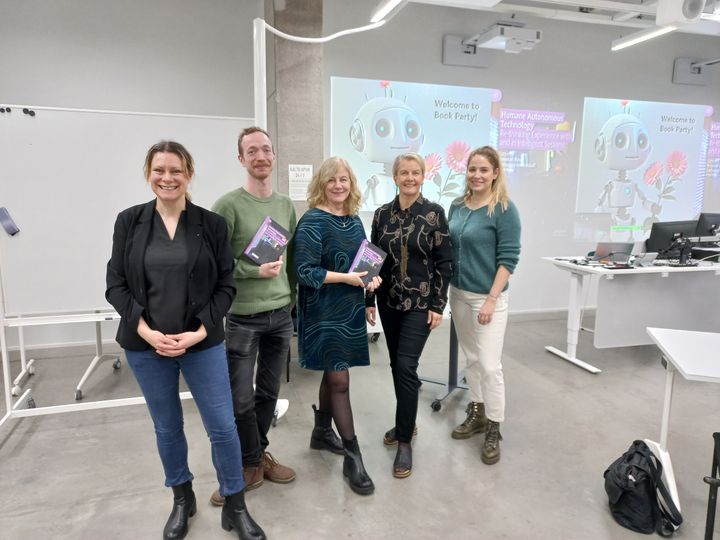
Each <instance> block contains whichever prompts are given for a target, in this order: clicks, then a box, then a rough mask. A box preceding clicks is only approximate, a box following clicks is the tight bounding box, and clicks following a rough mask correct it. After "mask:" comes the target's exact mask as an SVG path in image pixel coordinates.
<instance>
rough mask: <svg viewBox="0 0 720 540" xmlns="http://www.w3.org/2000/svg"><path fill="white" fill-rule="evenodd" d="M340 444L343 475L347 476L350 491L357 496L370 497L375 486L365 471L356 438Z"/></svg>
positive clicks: (344, 440)
mask: <svg viewBox="0 0 720 540" xmlns="http://www.w3.org/2000/svg"><path fill="white" fill-rule="evenodd" d="M342 443H343V448H344V449H345V461H344V462H343V475H344V476H347V479H348V482H349V483H350V489H352V490H353V491H354V492H355V493H357V494H359V495H370V494H371V493H372V492H373V491H375V484H373V481H372V480H371V479H370V476H369V475H368V473H367V471H366V470H365V465H364V464H363V460H362V455H361V454H360V446H359V445H358V441H357V437H353V438H352V439H350V440H348V439H343V440H342Z"/></svg>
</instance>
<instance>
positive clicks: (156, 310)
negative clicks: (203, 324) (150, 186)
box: [145, 212, 188, 334]
mask: <svg viewBox="0 0 720 540" xmlns="http://www.w3.org/2000/svg"><path fill="white" fill-rule="evenodd" d="M187 274H188V253H187V241H186V238H185V212H183V213H182V214H180V220H179V221H178V224H177V229H175V236H174V237H173V238H172V239H170V235H169V234H168V232H167V229H166V228H165V224H164V223H163V220H162V217H160V214H158V213H157V212H154V215H153V226H152V235H151V236H150V243H149V244H148V247H147V249H146V250H145V281H146V284H147V294H148V307H147V313H148V318H149V320H148V321H145V322H147V323H148V326H149V327H150V328H152V329H153V330H158V331H160V332H162V333H163V334H179V333H180V332H182V331H183V324H184V322H185V306H186V305H187Z"/></svg>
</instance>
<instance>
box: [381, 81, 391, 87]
mask: <svg viewBox="0 0 720 540" xmlns="http://www.w3.org/2000/svg"><path fill="white" fill-rule="evenodd" d="M388 86H390V81H380V87H381V88H387V87H388Z"/></svg>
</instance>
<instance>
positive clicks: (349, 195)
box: [293, 157, 380, 495]
mask: <svg viewBox="0 0 720 540" xmlns="http://www.w3.org/2000/svg"><path fill="white" fill-rule="evenodd" d="M308 206H309V207H310V210H308V211H307V212H306V213H305V215H303V217H302V218H301V219H300V221H299V222H298V225H297V229H296V230H295V236H294V239H293V242H294V249H295V254H294V256H295V265H296V272H297V281H298V285H299V289H298V306H297V311H298V349H299V353H300V365H301V366H302V367H304V368H306V369H313V370H317V371H322V372H323V377H322V381H321V382H320V391H319V400H320V403H319V411H317V413H316V426H315V429H314V430H313V436H312V439H311V445H312V446H313V447H314V448H320V447H325V448H328V449H332V448H333V446H334V443H333V441H332V438H333V437H335V435H334V433H333V432H332V427H331V425H330V418H332V419H333V420H335V425H336V427H337V428H338V431H339V432H340V436H341V437H342V447H343V450H344V454H345V461H344V463H343V475H344V476H346V477H347V478H348V481H349V483H350V488H351V489H352V490H353V491H354V492H356V493H359V494H361V495H369V494H370V493H372V492H373V491H374V490H375V486H374V484H373V482H372V480H371V479H370V476H369V475H368V474H367V472H366V471H365V466H364V465H363V461H362V455H361V454H360V448H359V446H358V441H357V437H356V436H355V427H354V424H353V416H352V407H351V406H350V373H349V371H348V370H349V368H351V367H353V366H367V365H369V364H370V358H369V354H368V345H367V326H366V324H365V289H366V288H367V290H370V291H372V290H374V289H375V288H376V287H377V286H378V285H380V278H377V277H376V278H373V280H372V281H371V282H370V283H369V284H368V285H367V287H366V286H365V284H364V283H363V280H362V277H363V276H364V275H365V273H366V272H348V270H349V268H350V264H351V263H352V261H353V258H354V257H355V253H356V252H357V250H358V248H359V247H360V243H361V242H362V241H363V240H364V239H365V231H364V229H363V225H362V222H361V221H360V218H359V217H358V216H357V212H358V209H359V207H360V190H359V189H358V187H357V179H356V178H355V174H354V173H353V172H352V169H351V168H350V165H349V164H348V163H347V162H346V161H345V160H344V159H342V158H339V157H332V158H329V159H327V160H325V162H323V164H322V165H321V166H320V168H319V169H318V171H317V173H316V174H315V176H314V178H313V180H312V182H311V183H310V186H309V187H308ZM318 415H320V418H321V419H326V425H324V426H322V430H323V433H324V435H323V436H324V437H325V439H324V440H322V441H320V442H322V444H323V445H324V446H319V445H318V446H316V445H315V444H313V443H314V442H315V441H316V440H317V438H316V431H317V430H318V429H319V428H320V426H318Z"/></svg>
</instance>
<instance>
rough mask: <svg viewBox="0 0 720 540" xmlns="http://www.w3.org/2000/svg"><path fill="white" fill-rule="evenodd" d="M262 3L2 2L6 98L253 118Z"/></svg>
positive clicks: (2, 94)
mask: <svg viewBox="0 0 720 540" xmlns="http://www.w3.org/2000/svg"><path fill="white" fill-rule="evenodd" d="M262 5H263V2H262V0H242V1H238V0H204V1H202V2H198V1H196V0H150V1H147V0H115V1H112V2H107V1H93V0H53V1H52V2H48V1H46V0H2V2H0V6H2V9H0V13H2V15H1V16H0V51H2V56H3V62H2V75H1V76H0V102H2V103H18V104H31V105H39V106H40V105H44V106H53V107H74V108H92V109H112V110H127V111H143V112H165V113H178V114H200V115H218V116H240V117H249V116H253V81H252V20H253V18H255V17H262V15H263V7H262Z"/></svg>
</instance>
